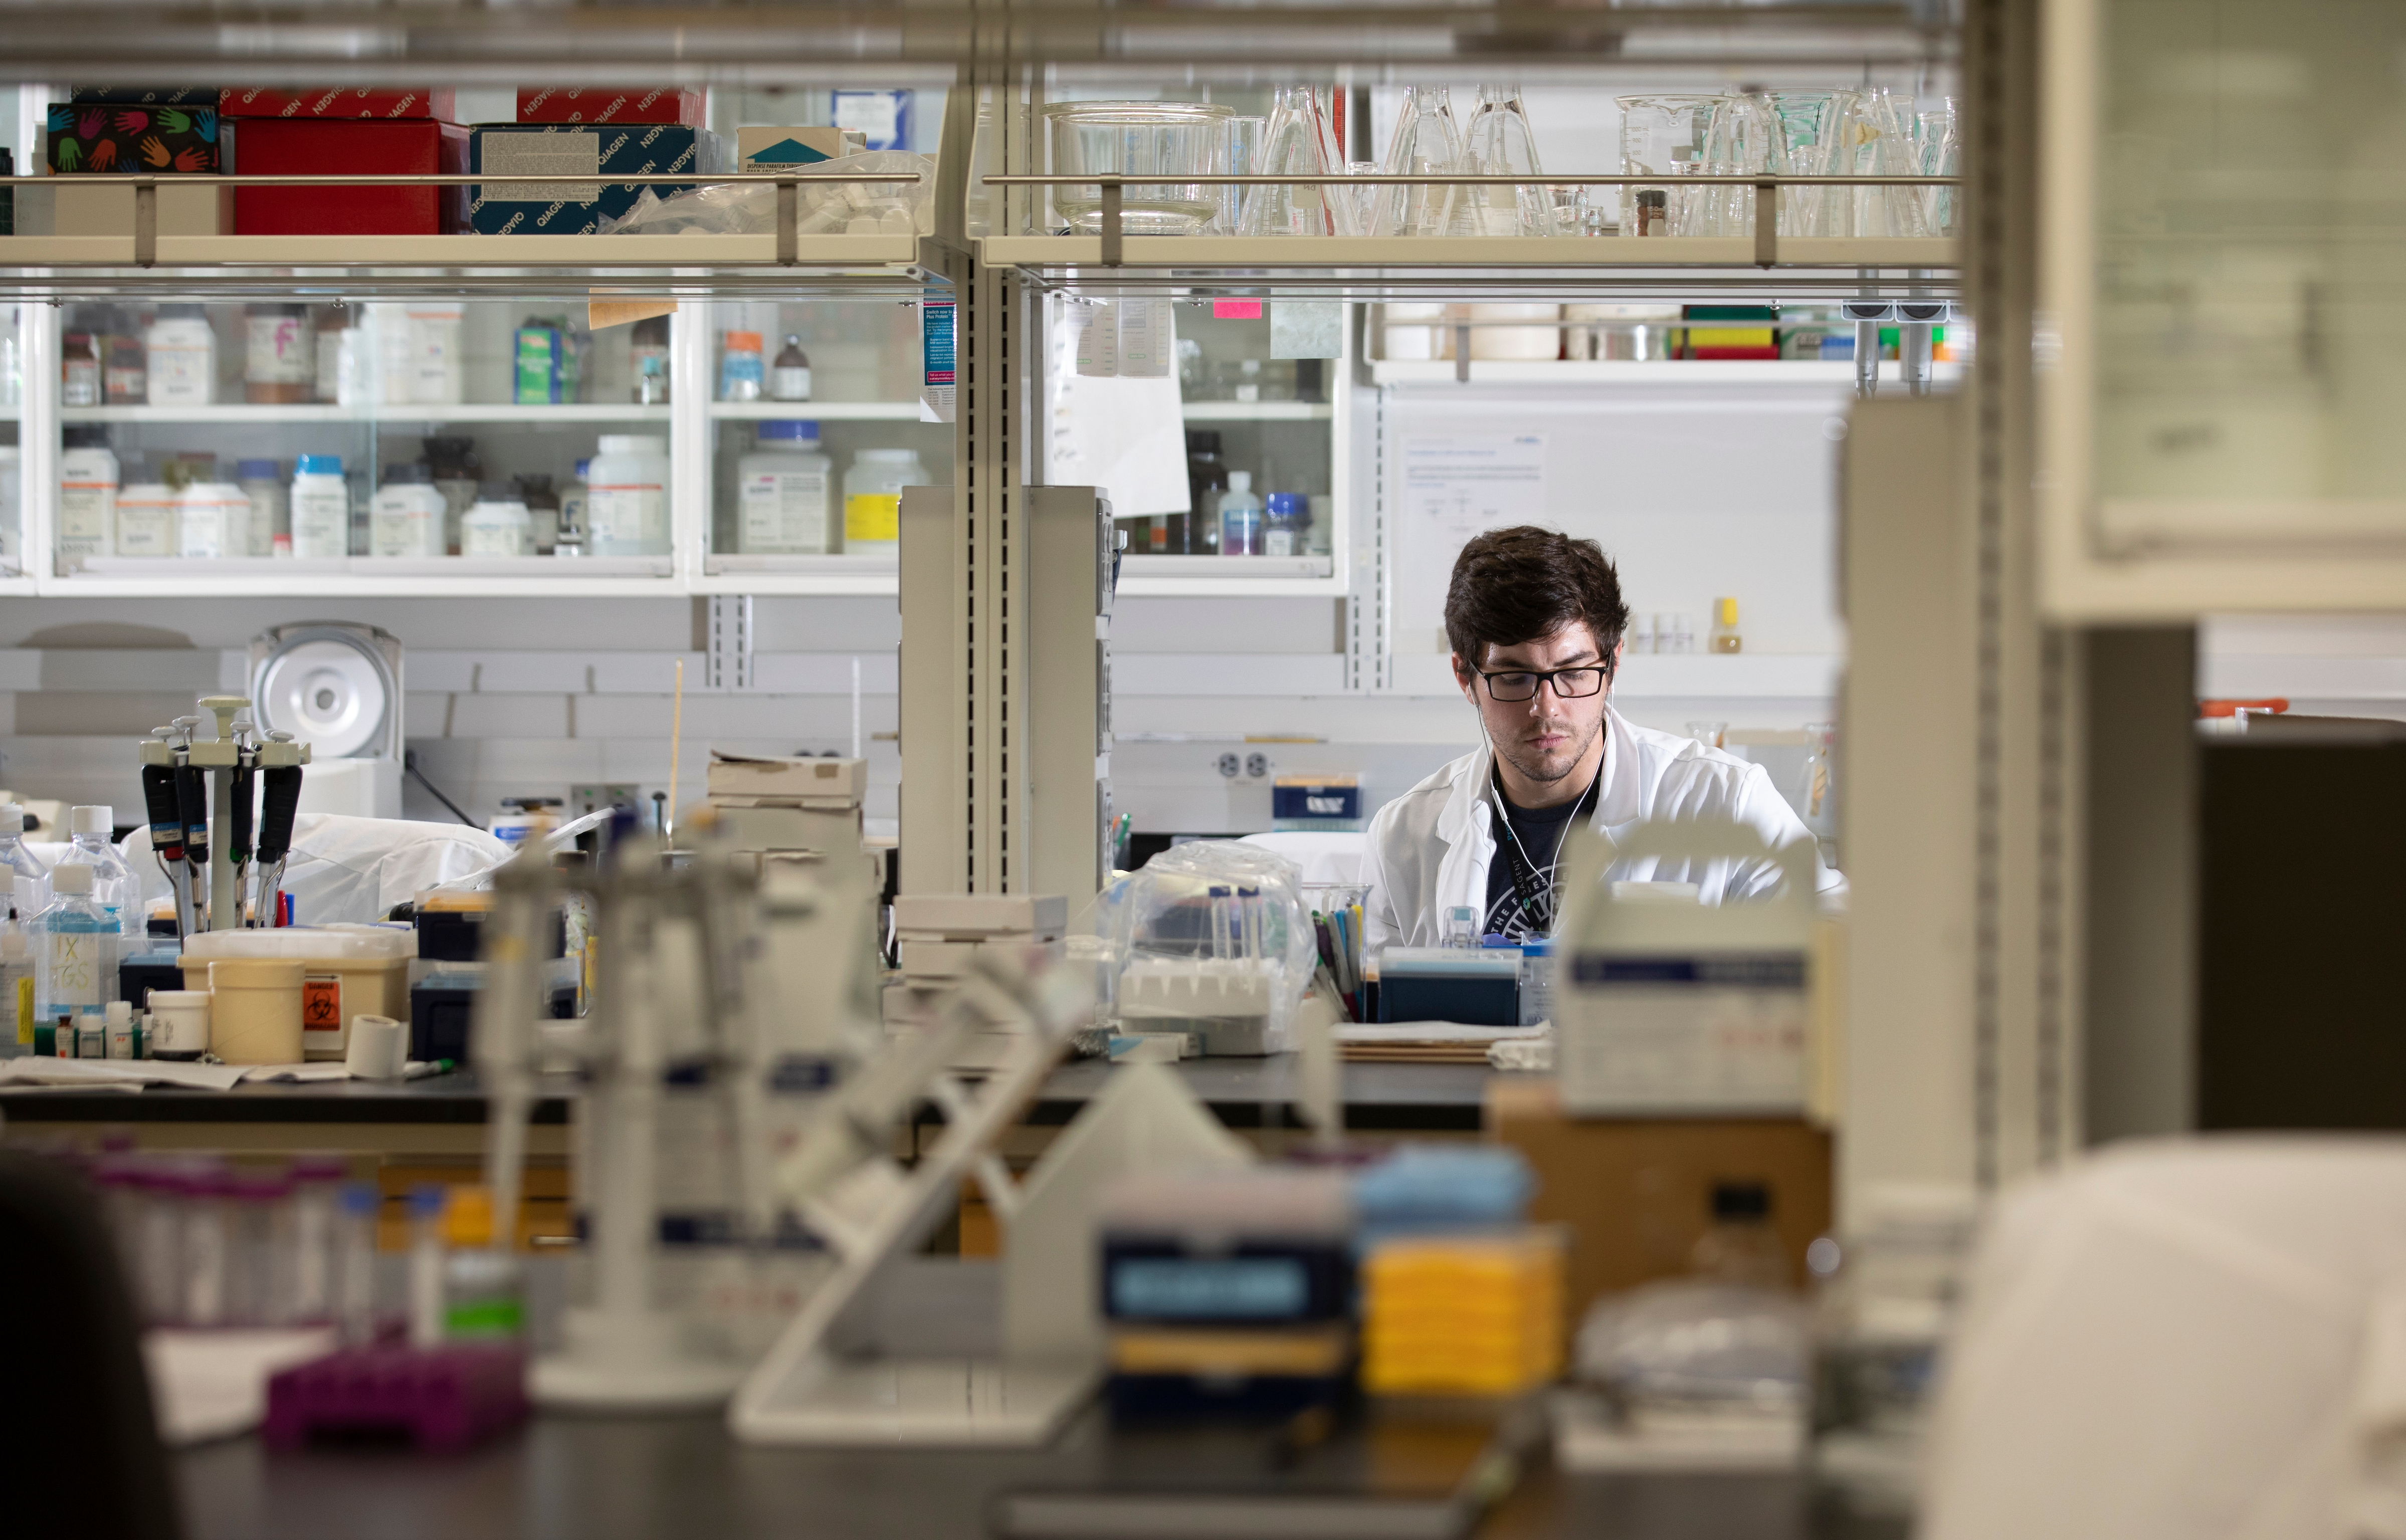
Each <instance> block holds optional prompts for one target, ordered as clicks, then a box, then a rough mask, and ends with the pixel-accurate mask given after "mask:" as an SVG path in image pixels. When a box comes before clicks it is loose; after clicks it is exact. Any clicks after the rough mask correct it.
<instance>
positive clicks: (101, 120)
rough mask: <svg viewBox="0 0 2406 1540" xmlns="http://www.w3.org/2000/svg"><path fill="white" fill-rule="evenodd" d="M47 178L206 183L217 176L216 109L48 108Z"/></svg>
mask: <svg viewBox="0 0 2406 1540" xmlns="http://www.w3.org/2000/svg"><path fill="white" fill-rule="evenodd" d="M48 140H49V147H48V160H49V164H50V170H51V171H53V172H62V173H66V172H72V173H78V174H82V173H90V172H98V173H101V174H104V175H111V174H117V173H123V174H125V175H127V176H132V175H134V174H135V173H137V172H138V173H141V174H143V175H146V176H153V177H206V176H212V175H214V174H215V173H216V172H217V170H218V109H217V106H216V105H215V104H214V103H212V104H211V105H210V106H104V105H99V104H91V105H83V106H78V105H73V104H69V103H64V102H54V103H52V104H51V105H50V120H49V125H48Z"/></svg>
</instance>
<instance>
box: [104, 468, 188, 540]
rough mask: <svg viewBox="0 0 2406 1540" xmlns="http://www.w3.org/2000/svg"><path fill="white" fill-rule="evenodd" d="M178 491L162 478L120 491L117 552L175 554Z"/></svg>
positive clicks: (138, 482) (135, 484)
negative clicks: (173, 489)
mask: <svg viewBox="0 0 2406 1540" xmlns="http://www.w3.org/2000/svg"><path fill="white" fill-rule="evenodd" d="M176 530H177V505H176V494H175V493H174V492H173V491H171V490H169V489H168V487H167V484H166V483H165V482H163V481H137V482H135V483H134V485H133V486H131V487H125V488H123V489H122V490H120V492H119V493H118V494H117V554H118V555H119V556H142V557H150V556H174V555H175V554H176V551H177V546H178V545H179V544H181V542H180V541H179V540H178V538H177V532H176Z"/></svg>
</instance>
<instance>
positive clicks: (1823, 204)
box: [1768, 91, 1842, 235]
mask: <svg viewBox="0 0 2406 1540" xmlns="http://www.w3.org/2000/svg"><path fill="white" fill-rule="evenodd" d="M1841 94H1842V93H1841V92H1834V91H1775V92H1771V94H1770V96H1769V98H1768V100H1769V101H1770V103H1771V111H1772V115H1773V116H1774V117H1775V118H1776V119H1777V120H1778V128H1779V137H1780V142H1781V144H1782V145H1783V146H1784V148H1786V150H1787V153H1788V174H1789V175H1790V176H1791V177H1826V176H1828V175H1830V143H1831V138H1832V135H1833V132H1834V129H1835V120H1834V119H1833V117H1832V115H1831V114H1832V110H1833V107H1834V106H1835V105H1836V103H1837V100H1838V97H1839V96H1840V95H1841ZM1831 191H1832V190H1831V189H1829V188H1826V187H1791V188H1786V189H1783V190H1782V191H1781V192H1780V194H1779V233H1781V234H1782V235H1822V234H1827V233H1829V232H1828V228H1827V227H1828V225H1829V223H1830V218H1829V210H1830V198H1831Z"/></svg>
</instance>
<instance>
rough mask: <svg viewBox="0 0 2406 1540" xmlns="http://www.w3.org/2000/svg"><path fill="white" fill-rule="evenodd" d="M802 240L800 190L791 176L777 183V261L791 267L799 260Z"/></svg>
mask: <svg viewBox="0 0 2406 1540" xmlns="http://www.w3.org/2000/svg"><path fill="white" fill-rule="evenodd" d="M801 240H802V190H801V185H800V183H798V182H796V181H794V180H793V179H792V178H791V177H787V178H786V179H785V180H783V181H780V182H779V183H778V184H777V262H778V265H780V266H783V267H791V266H793V265H794V263H795V262H796V261H799V260H800V250H801Z"/></svg>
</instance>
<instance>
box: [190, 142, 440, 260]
mask: <svg viewBox="0 0 2406 1540" xmlns="http://www.w3.org/2000/svg"><path fill="white" fill-rule="evenodd" d="M225 134H226V136H227V138H228V139H230V140H231V141H232V144H233V147H234V148H233V155H234V161H233V163H232V164H231V165H230V166H229V168H228V169H229V170H232V171H233V172H234V173H235V174H236V175H237V176H266V177H299V176H318V175H329V174H338V173H341V172H346V171H358V172H365V173H369V174H372V175H379V176H382V175H394V174H399V173H403V172H420V173H431V172H448V173H452V174H455V175H456V174H458V173H460V172H464V171H465V170H467V168H468V131H467V130H466V129H464V128H460V127H459V126H458V125H457V124H454V123H438V122H432V121H430V120H426V119H422V118H421V119H417V120H407V121H400V122H385V123H375V122H361V121H359V120H355V119H331V118H314V119H313V118H256V119H243V120H239V121H236V122H233V123H228V124H226V125H225ZM459 206H460V190H459V189H457V188H449V187H237V188H235V189H234V233H235V234H237V235H447V234H450V233H453V232H455V231H456V230H458V229H459V218H458V213H457V210H458V208H459Z"/></svg>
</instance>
